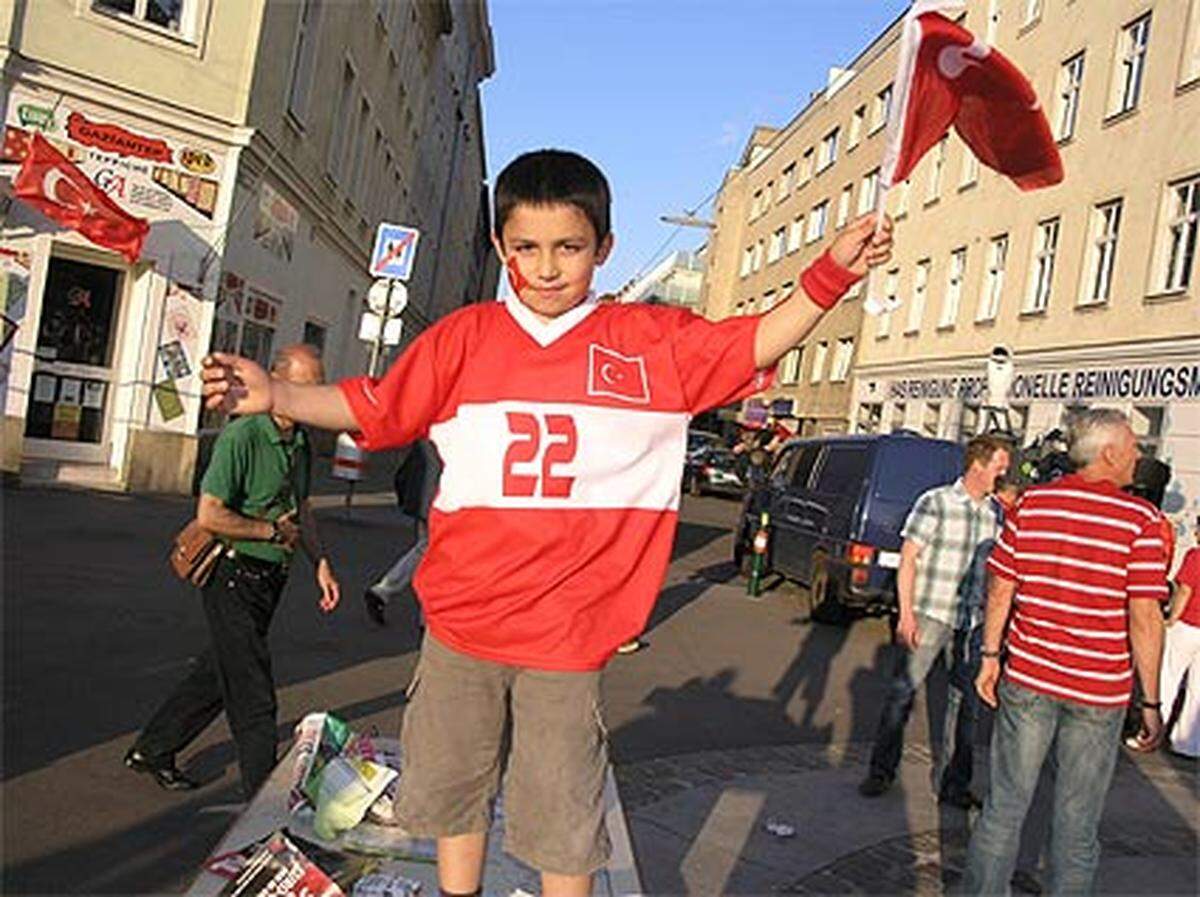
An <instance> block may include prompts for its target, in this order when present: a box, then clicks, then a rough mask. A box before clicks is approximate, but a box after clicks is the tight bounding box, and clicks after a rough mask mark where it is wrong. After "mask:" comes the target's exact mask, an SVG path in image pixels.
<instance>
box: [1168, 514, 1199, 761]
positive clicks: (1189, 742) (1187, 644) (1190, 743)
mask: <svg viewBox="0 0 1200 897" xmlns="http://www.w3.org/2000/svg"><path fill="white" fill-rule="evenodd" d="M1195 526H1196V529H1195V536H1196V541H1197V543H1200V517H1198V518H1196V524H1195ZM1160 689H1161V691H1160V697H1161V699H1162V705H1163V708H1164V713H1165V714H1166V715H1167V717H1168V719H1170V717H1171V711H1172V710H1173V709H1174V708H1175V702H1176V701H1177V700H1178V698H1179V692H1180V690H1183V691H1184V695H1183V706H1182V707H1181V708H1180V710H1179V714H1178V716H1176V717H1175V718H1174V722H1173V723H1172V724H1171V726H1170V728H1169V733H1170V744H1171V750H1173V751H1175V753H1177V754H1183V755H1184V756H1186V757H1200V544H1198V545H1197V547H1194V548H1191V549H1189V550H1188V552H1187V554H1185V555H1184V556H1183V563H1181V564H1180V565H1179V571H1178V572H1177V573H1176V574H1175V596H1174V598H1173V599H1172V601H1171V615H1170V617H1169V618H1168V619H1167V634H1166V644H1165V646H1164V649H1163V664H1162V678H1161V679H1160Z"/></svg>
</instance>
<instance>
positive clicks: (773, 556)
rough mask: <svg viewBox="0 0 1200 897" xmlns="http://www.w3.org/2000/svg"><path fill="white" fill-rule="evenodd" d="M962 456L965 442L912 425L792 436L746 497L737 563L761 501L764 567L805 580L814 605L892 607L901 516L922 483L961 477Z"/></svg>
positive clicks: (825, 612) (825, 608)
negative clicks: (765, 517)
mask: <svg viewBox="0 0 1200 897" xmlns="http://www.w3.org/2000/svg"><path fill="white" fill-rule="evenodd" d="M962 458H963V450H962V446H960V445H957V444H956V443H953V442H947V441H945V440H941V439H927V438H925V437H922V436H919V435H917V434H916V433H912V432H909V431H898V432H894V433H890V434H888V435H886V436H866V435H863V436H830V437H824V438H820V439H794V440H791V441H790V442H788V443H787V444H786V445H784V447H783V448H782V449H781V450H780V452H779V454H778V456H777V458H776V461H775V464H774V466H773V467H772V468H771V473H770V476H769V478H768V479H767V482H766V484H765V485H764V486H763V487H761V488H759V489H756V490H754V491H753V492H751V493H749V494H748V495H747V496H746V500H745V502H744V505H743V512H742V517H741V521H740V523H739V528H738V531H737V534H736V536H737V537H736V539H735V540H734V562H735V563H736V564H738V565H739V566H742V565H743V563H744V562H745V561H746V559H747V558H748V556H749V553H750V551H751V550H752V549H751V544H752V541H753V539H754V534H755V533H756V532H757V530H758V527H759V520H760V516H761V513H762V511H764V510H766V511H767V512H768V513H769V515H770V518H769V519H770V539H769V542H768V549H767V565H768V568H769V569H770V570H772V571H774V572H775V573H778V574H780V575H782V576H784V577H787V578H788V579H793V580H796V581H797V582H800V583H803V584H804V585H807V586H808V594H809V597H808V605H809V611H810V613H812V614H814V615H815V616H816V617H817V618H818V619H823V620H827V621H830V622H834V621H844V619H845V618H846V617H847V616H848V614H847V612H848V611H849V610H887V611H889V612H890V611H891V610H892V608H894V606H895V602H896V568H897V567H898V566H899V564H900V544H901V542H902V539H901V538H900V530H901V528H902V527H903V526H904V520H905V518H906V517H907V516H908V512H909V510H910V509H911V508H912V506H913V503H914V502H915V501H916V499H917V497H918V496H919V495H920V494H921V493H922V492H924V491H925V490H927V489H931V488H932V487H934V486H940V485H943V484H945V483H950V482H953V481H954V480H955V479H956V478H957V477H958V476H959V474H960V473H961V472H962Z"/></svg>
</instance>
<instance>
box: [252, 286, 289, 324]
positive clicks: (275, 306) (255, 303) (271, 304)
mask: <svg viewBox="0 0 1200 897" xmlns="http://www.w3.org/2000/svg"><path fill="white" fill-rule="evenodd" d="M282 306H283V303H281V302H280V301H279V300H278V299H276V298H275V297H274V296H271V295H269V294H267V293H264V292H263V291H262V290H258V289H255V288H254V287H249V286H248V287H247V288H246V301H245V306H244V308H245V311H246V320H247V321H253V322H254V323H255V324H262V325H263V326H264V327H274V326H276V325H277V324H278V323H279V311H280V309H281V308H282Z"/></svg>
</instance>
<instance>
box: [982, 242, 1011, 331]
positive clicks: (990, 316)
mask: <svg viewBox="0 0 1200 897" xmlns="http://www.w3.org/2000/svg"><path fill="white" fill-rule="evenodd" d="M1007 261H1008V234H1001V235H1000V236H998V237H992V242H991V243H990V244H989V245H988V263H987V273H986V274H985V275H984V280H983V293H982V294H980V296H979V311H978V313H977V314H976V315H975V320H976V321H994V320H996V314H997V312H999V311H1000V293H1001V292H1002V291H1003V289H1004V266H1005V264H1006V263H1007Z"/></svg>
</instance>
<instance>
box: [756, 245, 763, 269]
mask: <svg viewBox="0 0 1200 897" xmlns="http://www.w3.org/2000/svg"><path fill="white" fill-rule="evenodd" d="M762 263H763V241H762V240H759V241H758V242H757V243H755V244H754V270H755V271H757V270H759V269H760V268H761V267H762Z"/></svg>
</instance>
